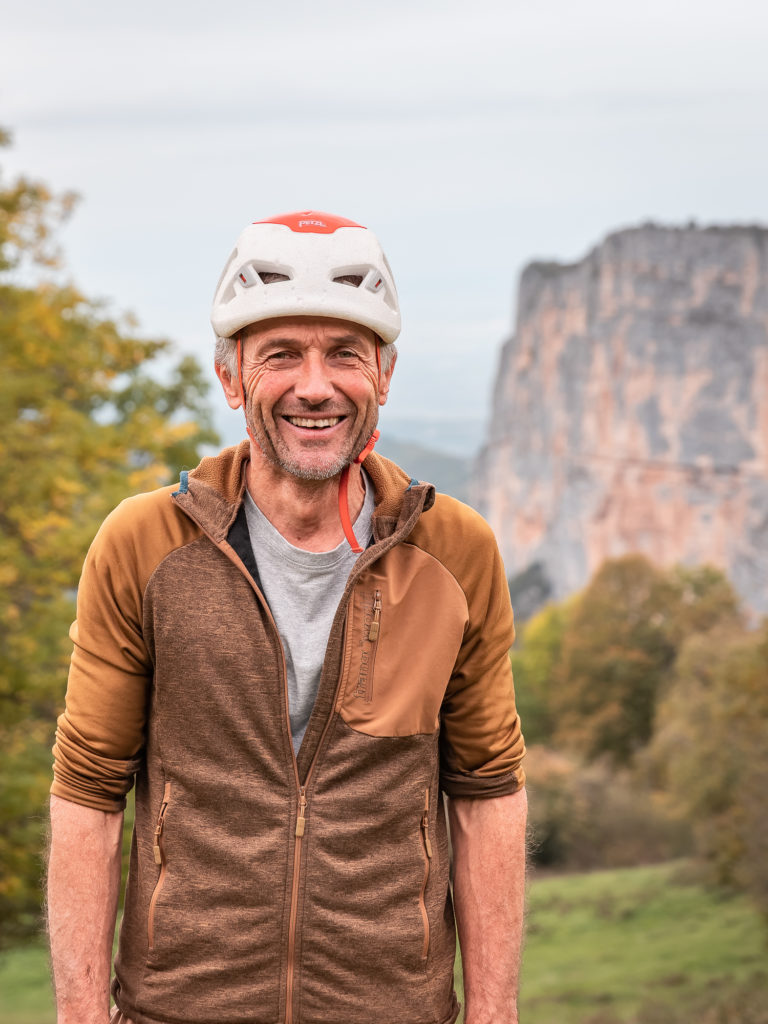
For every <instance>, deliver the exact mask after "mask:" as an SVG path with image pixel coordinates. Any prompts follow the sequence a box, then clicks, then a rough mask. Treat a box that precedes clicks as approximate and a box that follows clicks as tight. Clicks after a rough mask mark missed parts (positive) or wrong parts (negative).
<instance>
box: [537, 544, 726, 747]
mask: <svg viewBox="0 0 768 1024" xmlns="http://www.w3.org/2000/svg"><path fill="white" fill-rule="evenodd" d="M739 616H740V613H739V606H738V600H737V598H736V596H735V594H734V592H733V589H732V588H731V586H730V584H729V583H728V581H727V580H726V579H725V577H724V576H723V574H722V573H721V572H719V571H718V570H716V569H712V568H710V567H707V566H705V567H701V568H696V569H687V568H682V567H677V568H675V569H673V570H671V571H664V570H662V569H658V568H656V567H655V566H653V565H652V564H651V563H650V562H649V561H648V560H647V559H645V558H644V557H643V556H642V555H627V556H625V557H624V558H619V559H615V560H613V561H609V562H606V563H605V564H604V565H603V566H602V567H601V568H600V570H599V571H598V572H597V574H596V575H595V577H594V578H593V580H592V582H591V583H590V584H589V586H588V587H587V588H586V589H585V590H584V591H583V592H582V593H581V595H580V596H579V598H578V599H577V600H576V602H575V604H574V608H573V612H572V614H571V615H569V616H568V620H567V625H566V628H565V631H564V634H563V637H562V646H561V657H560V659H559V663H558V665H557V670H556V672H555V685H554V686H553V689H552V701H551V707H552V713H553V715H554V721H555V726H556V728H555V742H556V744H560V745H563V746H564V747H566V748H568V749H571V750H573V751H576V752H578V753H579V754H581V756H583V757H585V758H586V759H587V760H594V759H595V758H598V757H608V758H609V759H611V760H612V761H613V762H614V763H615V764H617V765H629V764H631V763H632V761H633V759H634V756H635V754H636V753H637V751H639V750H640V749H641V748H643V747H645V746H646V744H647V743H648V741H649V740H650V738H651V735H652V733H653V727H654V721H655V713H656V704H657V701H658V699H659V696H660V695H661V694H662V693H663V692H664V688H665V685H666V683H667V682H668V680H669V679H670V677H671V672H672V667H673V665H674V663H675V658H676V657H677V652H678V650H679V649H680V646H681V644H682V643H683V641H684V639H685V638H686V637H687V636H689V635H692V634H695V633H698V632H700V631H703V630H710V629H713V628H714V627H715V626H717V625H718V624H726V623H727V624H730V625H732V626H733V625H735V624H737V623H738V622H739Z"/></svg>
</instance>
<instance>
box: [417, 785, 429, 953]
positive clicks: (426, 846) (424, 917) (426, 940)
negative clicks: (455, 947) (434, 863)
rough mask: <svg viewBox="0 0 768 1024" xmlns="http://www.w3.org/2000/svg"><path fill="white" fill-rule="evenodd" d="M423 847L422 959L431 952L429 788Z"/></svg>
mask: <svg viewBox="0 0 768 1024" xmlns="http://www.w3.org/2000/svg"><path fill="white" fill-rule="evenodd" d="M421 849H422V853H423V855H424V881H423V882H422V883H421V892H420V894H419V909H420V910H421V919H422V922H423V925H424V945H423V946H422V949H421V959H422V960H426V959H427V954H428V953H429V914H427V903H426V894H427V882H429V869H430V861H431V860H432V843H431V842H430V839H429V788H427V789H426V791H425V795H424V810H423V812H422V815H421Z"/></svg>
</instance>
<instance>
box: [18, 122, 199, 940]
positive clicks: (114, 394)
mask: <svg viewBox="0 0 768 1024" xmlns="http://www.w3.org/2000/svg"><path fill="white" fill-rule="evenodd" d="M0 141H3V142H7V136H5V135H4V136H2V139H0ZM72 201H73V200H72V197H71V196H65V197H63V198H61V199H56V198H55V197H53V196H52V195H51V194H50V192H49V191H48V190H47V189H46V188H45V187H44V186H43V185H40V184H39V183H35V182H30V181H28V180H26V179H19V180H17V181H13V182H10V183H6V182H5V180H4V179H3V178H2V176H0V778H1V779H2V780H3V781H2V791H1V792H0V922H2V923H1V924H0V946H2V945H4V944H5V945H7V944H8V943H10V942H13V941H17V940H18V939H19V938H21V937H24V936H26V935H29V934H31V933H33V932H34V931H35V930H36V929H37V928H38V926H39V922H38V918H39V891H40V890H39V882H40V874H41V868H40V853H41V847H42V843H43V831H44V821H45V817H46V812H45V805H46V801H47V790H48V785H49V780H50V764H51V756H50V747H51V743H52V738H53V728H54V724H55V718H56V714H57V712H58V710H59V709H60V706H61V703H62V699H63V692H64V684H65V680H66V671H67V664H68V658H69V641H68V637H67V631H68V627H69V624H70V622H71V620H72V618H73V616H74V595H75V589H76V586H77V580H78V576H79V572H80V567H81V565H82V561H83V557H84V555H85V551H86V549H87V546H88V544H89V542H90V540H91V538H92V537H93V534H94V533H95V531H96V529H97V528H98V525H99V523H100V522H101V520H102V519H103V517H104V516H105V515H106V513H107V512H108V511H109V510H110V509H111V508H113V507H114V506H115V505H116V504H117V503H118V502H119V501H120V500H121V499H122V498H124V497H126V496H127V495H128V494H131V493H136V492H138V491H142V490H148V489H151V488H154V487H157V486H160V485H162V484H165V483H169V482H171V480H173V479H174V478H176V477H177V474H178V470H179V469H180V468H181V467H183V466H189V467H191V466H193V465H195V464H196V462H197V461H198V458H199V449H200V446H201V445H203V444H206V443H213V442H215V440H216V437H215V434H214V432H213V430H212V428H211V424H210V418H209V412H208V409H207V406H206V404H205V393H206V391H207V384H206V382H205V381H204V379H203V376H202V373H201V371H200V368H199V366H198V365H197V363H196V362H195V360H194V359H192V358H190V357H184V358H182V359H180V360H179V361H178V362H176V364H175V366H173V367H172V369H171V370H170V371H169V372H168V373H167V374H166V376H165V379H164V380H163V381H161V380H159V379H156V378H155V377H153V376H152V375H151V373H150V372H149V370H148V368H151V364H152V363H153V361H154V360H156V359H157V358H158V357H159V356H167V355H168V353H169V350H170V346H169V343H168V342H167V341H158V340H147V339H144V338H140V337H139V336H137V334H136V333H135V330H134V328H133V325H132V324H131V323H130V322H129V321H127V320H123V321H115V320H114V319H113V318H110V317H109V316H108V315H106V313H105V310H104V308H103V307H101V306H100V305H98V304H95V303H93V302H90V301H89V300H88V299H86V298H85V296H83V295H82V294H81V293H80V292H79V291H78V290H77V289H76V288H75V287H74V286H73V285H71V284H66V283H62V282H61V280H60V271H59V270H58V267H57V262H56V251H55V248H54V244H53V243H54V241H55V237H54V229H55V227H56V224H57V223H58V221H59V220H60V218H61V216H62V215H65V214H66V213H67V212H68V210H69V209H70V208H71V205H72Z"/></svg>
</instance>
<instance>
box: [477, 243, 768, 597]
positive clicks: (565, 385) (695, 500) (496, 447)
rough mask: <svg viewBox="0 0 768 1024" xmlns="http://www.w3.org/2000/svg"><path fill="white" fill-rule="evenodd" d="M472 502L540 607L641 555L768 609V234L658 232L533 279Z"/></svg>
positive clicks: (533, 269) (498, 387)
mask: <svg viewBox="0 0 768 1024" xmlns="http://www.w3.org/2000/svg"><path fill="white" fill-rule="evenodd" d="M473 499H474V502H475V504H476V506H477V507H478V508H479V509H480V511H481V512H482V513H483V515H484V516H485V517H486V518H487V519H488V521H489V522H490V524H491V525H492V527H493V528H494V530H495V531H496V535H497V537H498V538H499V543H500V546H501V549H502V554H503V557H504V561H505V564H506V567H507V573H508V575H509V576H510V577H512V578H514V577H517V576H520V577H521V579H523V580H524V579H526V578H527V579H529V580H531V581H532V582H533V584H534V592H535V594H536V595H538V596H537V597H535V598H534V604H536V603H542V602H543V600H545V599H546V598H552V599H559V598H561V597H563V596H565V595H567V594H569V593H571V592H572V591H574V590H576V589H578V588H579V587H582V586H583V585H584V584H585V583H586V582H587V581H588V579H589V578H590V576H591V575H592V574H593V572H594V571H595V570H596V569H597V568H598V566H599V565H600V564H601V563H602V562H603V560H604V559H606V558H609V557H615V556H617V555H621V554H624V553H626V552H628V551H640V552H643V553H644V554H646V555H647V556H648V557H649V558H651V559H652V560H653V561H655V562H657V563H658V564H661V565H669V564H672V563H675V562H684V563H687V564H703V563H709V564H713V565H717V566H719V567H720V568H722V569H724V570H725V571H726V572H727V574H728V576H729V578H730V579H731V581H732V582H733V583H734V585H735V586H736V588H737V590H738V591H739V593H740V594H741V596H742V597H743V598H744V599H745V601H746V603H747V604H748V605H749V607H750V608H752V609H753V610H754V611H755V612H758V613H768V229H765V228H760V227H739V226H734V227H708V228H697V227H695V226H691V227H687V228H670V227H659V226H656V225H644V226H642V227H638V228H632V229H628V230H624V231H619V232H617V233H615V234H612V235H610V236H609V237H608V238H606V239H605V241H604V242H602V244H600V245H599V246H597V247H596V248H595V249H594V250H593V251H592V252H590V253H589V254H588V255H587V256H586V257H585V258H584V259H583V260H581V261H580V262H578V263H574V264H569V265H564V264H557V263H533V264H531V265H530V266H528V267H527V268H526V269H525V270H524V272H523V274H522V276H521V280H520V287H519V301H518V314H517V324H516V329H515V333H514V336H513V337H512V338H510V340H509V341H507V342H506V344H505V345H504V347H503V350H502V353H501V360H500V365H499V370H498V374H497V378H496V383H495V387H494V393H493V403H492V413H491V419H490V424H489V428H488V433H487V439H486V443H485V445H484V446H483V448H482V450H481V453H480V455H479V457H478V462H477V465H476V470H475V475H474V480H473Z"/></svg>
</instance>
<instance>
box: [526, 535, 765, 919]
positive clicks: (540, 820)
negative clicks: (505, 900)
mask: <svg viewBox="0 0 768 1024" xmlns="http://www.w3.org/2000/svg"><path fill="white" fill-rule="evenodd" d="M512 663H513V668H514V670H515V682H516V689H517V693H518V697H519V702H520V707H521V713H522V714H523V716H526V713H527V712H530V713H529V714H528V715H527V717H524V725H525V727H526V728H525V731H526V738H527V741H528V743H529V746H530V754H529V758H528V775H529V780H530V783H529V785H530V790H531V801H530V802H531V808H532V819H533V822H534V844H535V853H534V855H535V857H536V858H537V859H538V860H539V862H540V863H543V864H553V865H554V864H559V865H561V866H568V867H572V868H578V867H599V866H616V865H626V864H635V863H638V862H643V861H651V860H662V859H665V858H666V857H670V856H676V855H680V854H681V853H692V854H694V855H695V856H697V857H698V859H699V862H700V863H701V864H702V865H703V866H704V867H705V869H706V872H707V874H708V877H709V878H711V879H712V881H713V882H715V883H717V884H720V885H722V884H728V885H735V886H738V887H739V888H742V889H744V890H746V891H747V892H749V893H751V894H752V896H753V898H754V899H755V901H756V903H757V905H758V906H759V907H761V909H762V910H763V912H764V913H766V915H768V824H767V823H768V818H767V817H766V815H765V810H764V807H765V793H766V791H767V790H768V623H763V624H762V625H761V626H759V627H754V626H752V627H751V628H750V626H749V624H748V622H747V618H746V616H745V614H744V612H743V611H742V610H741V608H740V606H739V601H738V598H737V596H736V594H735V593H734V591H733V589H732V587H731V586H730V584H729V583H728V581H727V580H726V578H725V577H724V576H723V574H722V573H721V572H719V571H718V570H717V569H714V568H711V567H708V566H704V567H698V568H683V567H679V566H678V567H676V568H674V569H671V570H662V569H659V568H657V567H655V566H653V565H651V563H650V562H648V561H647V560H646V559H645V558H643V557H642V556H641V555H628V556H626V557H624V558H620V559H616V560H613V561H609V562H606V563H605V564H604V565H603V566H602V567H601V569H600V570H599V571H598V572H597V573H596V575H595V577H594V578H593V580H592V581H591V583H590V584H589V585H588V586H587V587H586V588H585V590H584V591H582V592H581V593H580V594H578V595H575V596H574V597H572V598H570V599H569V600H568V601H567V602H564V603H563V604H561V605H550V606H548V607H547V608H545V609H544V610H543V611H541V612H540V613H539V614H538V615H537V616H535V617H534V618H533V619H531V620H530V621H529V622H528V623H526V625H525V627H524V628H523V630H522V634H521V642H520V645H519V649H515V651H514V652H513V654H512Z"/></svg>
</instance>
